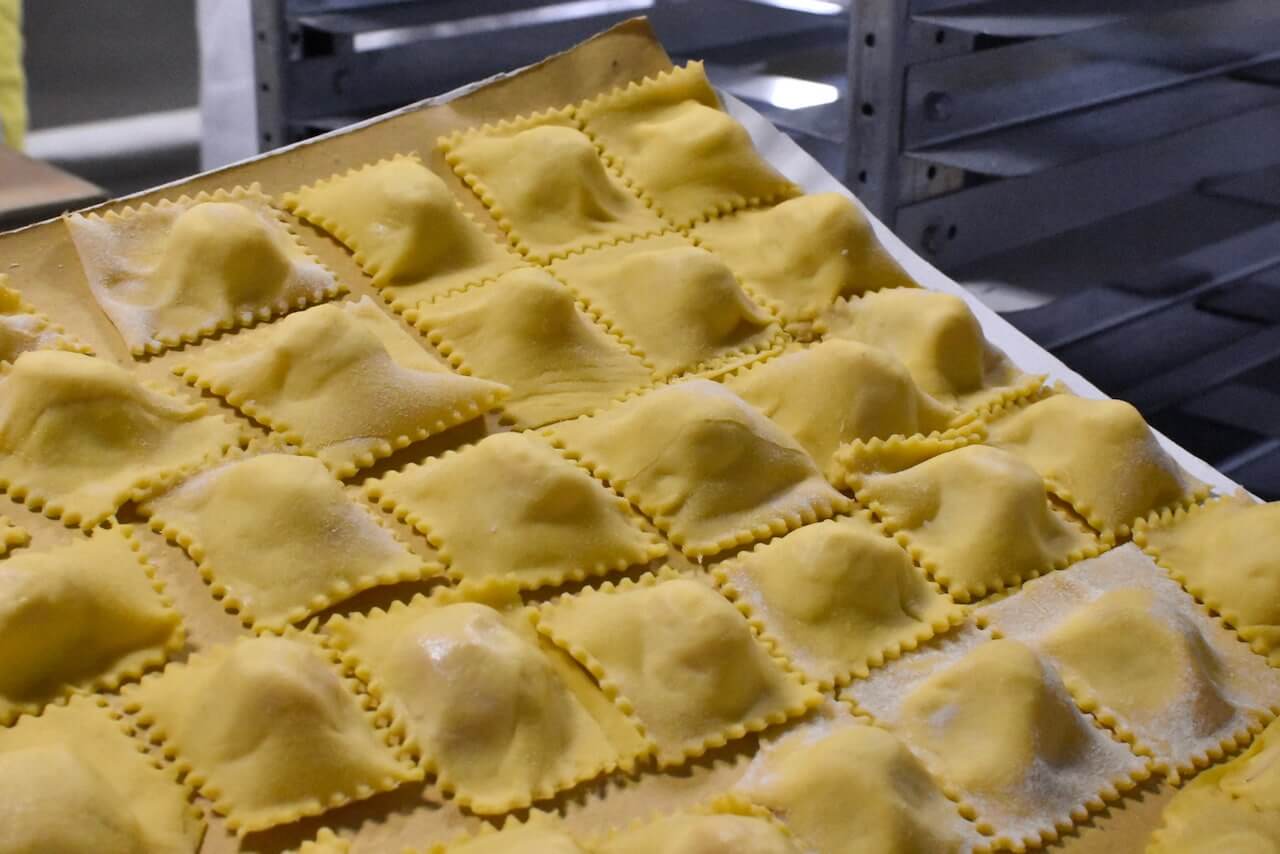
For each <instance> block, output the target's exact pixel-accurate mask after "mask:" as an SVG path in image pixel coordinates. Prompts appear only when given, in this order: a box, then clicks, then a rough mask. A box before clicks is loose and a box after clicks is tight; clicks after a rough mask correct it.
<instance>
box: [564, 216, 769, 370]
mask: <svg viewBox="0 0 1280 854" xmlns="http://www.w3.org/2000/svg"><path fill="white" fill-rule="evenodd" d="M551 269H552V270H553V271H554V272H555V274H556V275H557V276H559V277H560V278H561V279H563V280H564V282H565V283H566V284H568V285H569V287H570V288H572V289H573V291H574V292H575V293H577V294H578V295H579V296H580V297H582V298H583V299H584V300H585V301H586V303H587V305H588V306H589V307H590V309H591V311H592V312H593V313H595V314H596V315H597V316H598V317H599V318H600V319H601V320H602V321H604V322H605V323H606V324H607V325H608V326H610V327H611V328H612V329H613V330H614V331H615V332H616V333H618V334H619V335H620V336H622V337H623V338H624V339H625V340H627V341H628V342H630V343H631V344H632V345H633V346H634V347H635V349H636V350H637V351H638V352H639V353H640V354H641V355H643V356H644V357H645V359H646V360H647V361H648V362H649V363H650V364H651V365H653V366H654V367H655V368H656V369H657V371H658V373H659V374H660V375H661V376H663V377H667V376H672V375H675V374H679V373H683V372H685V371H690V370H694V369H696V368H697V367H698V366H703V365H708V364H709V363H714V362H720V361H723V360H725V359H727V358H729V357H732V356H737V355H743V354H751V353H755V352H758V351H759V350H761V349H763V348H765V347H767V346H768V345H769V344H771V343H773V342H774V341H775V340H776V339H777V338H778V334H779V331H780V330H779V329H778V327H777V325H776V324H774V323H773V319H772V317H771V316H770V315H769V313H768V312H766V311H764V310H763V309H761V308H759V307H758V306H757V305H756V304H755V303H753V302H752V301H751V300H750V298H749V297H747V295H746V294H745V293H744V292H743V290H742V288H741V287H739V285H738V282H737V280H736V279H735V278H734V276H733V273H732V271H730V270H729V268H728V267H726V266H725V265H724V262H723V261H721V260H720V259H718V258H716V256H714V255H712V254H711V253H710V252H708V251H706V250H705V249H699V248H697V247H696V246H693V245H692V244H690V243H689V242H688V241H686V240H684V239H683V238H681V237H679V236H678V235H666V236H662V237H655V238H652V239H650V240H642V241H637V242H634V243H626V244H621V245H618V246H613V247H609V248H606V249H602V250H600V251H597V252H590V253H587V254H584V255H573V256H570V257H569V258H565V259H562V260H560V261H557V262H555V263H554V264H553V265H552V266H551Z"/></svg>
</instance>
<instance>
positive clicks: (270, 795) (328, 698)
mask: <svg viewBox="0 0 1280 854" xmlns="http://www.w3.org/2000/svg"><path fill="white" fill-rule="evenodd" d="M328 656H329V653H327V652H326V651H324V650H322V649H320V648H319V646H318V644H317V643H316V642H314V641H311V640H307V639H305V638H301V637H289V638H283V637H276V636H274V635H272V636H263V637H257V638H253V639H241V640H238V641H236V642H234V643H232V644H229V645H222V646H218V647H214V648H213V649H212V650H210V651H208V652H204V653H200V654H198V655H195V656H192V657H191V658H190V659H189V660H188V661H187V663H186V664H183V665H173V664H171V665H169V667H168V668H166V670H165V671H164V673H163V674H160V675H158V676H153V677H150V678H148V679H145V680H143V682H142V683H141V684H139V685H136V686H130V688H129V689H128V691H127V692H126V693H125V706H126V711H129V712H130V713H132V714H133V715H134V717H135V718H136V719H137V720H138V722H139V723H140V724H141V725H142V726H143V727H145V728H146V730H147V736H148V737H149V738H150V739H151V740H152V741H153V742H154V743H156V744H158V745H162V746H163V748H164V752H165V755H166V756H167V757H168V758H169V759H171V760H175V761H176V763H177V768H178V769H179V771H180V772H181V773H183V774H185V775H186V777H185V779H186V780H187V782H189V783H190V784H191V785H192V786H195V787H196V788H197V789H198V790H199V791H200V793H201V794H202V795H204V797H206V798H208V799H209V800H210V801H212V803H213V809H214V811H216V812H217V813H218V814H219V815H223V816H226V819H227V827H228V828H229V829H231V830H232V831H233V832H235V833H237V834H238V835H240V836H243V835H244V834H246V833H250V832H253V831H258V830H265V829H267V828H269V827H274V826H276V825H279V824H287V823H289V822H292V821H296V820H297V819H299V818H302V817H303V816H310V815H319V814H320V813H322V812H324V811H325V810H328V809H332V808H334V807H339V806H342V805H343V804H346V803H349V802H351V801H358V800H363V799H364V798H368V797H370V796H371V795H373V794H375V793H377V792H384V791H389V790H391V789H394V788H396V787H397V786H399V785H400V784H401V783H404V782H407V781H410V780H418V779H421V778H422V774H421V772H420V771H417V770H416V769H414V768H413V767H412V763H411V762H410V760H409V758H408V757H407V756H405V755H403V751H402V749H401V748H400V747H398V746H396V745H395V743H394V736H393V734H392V733H391V731H389V730H388V729H386V728H384V727H381V726H380V725H379V724H378V723H376V721H377V720H378V715H377V714H376V713H375V710H374V708H373V706H374V704H373V702H372V700H370V699H369V698H367V697H362V696H360V695H359V694H358V693H357V689H356V687H355V686H354V684H353V683H352V684H349V683H350V682H351V680H344V678H343V677H342V676H341V675H340V674H339V672H338V669H337V664H336V662H334V661H330V660H329V657H328Z"/></svg>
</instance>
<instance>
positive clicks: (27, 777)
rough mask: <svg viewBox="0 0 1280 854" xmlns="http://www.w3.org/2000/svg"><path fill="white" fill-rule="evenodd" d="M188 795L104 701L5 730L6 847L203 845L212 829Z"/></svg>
mask: <svg viewBox="0 0 1280 854" xmlns="http://www.w3.org/2000/svg"><path fill="white" fill-rule="evenodd" d="M188 797H189V795H188V793H187V791H186V789H184V788H183V787H182V786H181V785H180V784H179V783H178V781H177V780H176V779H175V778H174V775H173V774H172V773H171V772H169V771H164V770H161V769H160V768H159V767H158V766H157V765H156V764H154V760H152V759H150V758H148V757H147V755H146V754H144V753H142V752H140V751H139V749H138V745H137V744H136V743H134V741H133V739H131V738H130V737H129V730H128V728H127V727H126V726H125V725H124V724H123V723H122V722H121V721H120V720H118V719H117V718H116V716H115V713H114V712H111V711H109V710H108V709H107V708H106V707H105V704H104V703H101V702H100V701H96V700H94V699H91V698H76V699H74V700H72V701H71V703H70V704H69V705H67V706H65V707H56V708H51V709H49V710H48V711H46V712H45V713H44V714H43V715H41V716H40V717H36V718H23V719H22V720H21V721H20V722H19V723H18V724H17V726H14V727H12V728H10V729H0V827H3V828H4V833H3V834H0V852H2V854H35V852H63V851H93V852H101V854H131V852H136V851H147V852H156V854H194V852H195V851H196V850H197V848H198V847H199V845H200V840H201V837H202V836H203V835H204V828H203V826H202V825H201V822H200V820H199V817H198V814H197V813H196V811H195V810H194V809H193V808H192V807H191V804H190V803H189V802H188Z"/></svg>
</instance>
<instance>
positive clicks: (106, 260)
mask: <svg viewBox="0 0 1280 854" xmlns="http://www.w3.org/2000/svg"><path fill="white" fill-rule="evenodd" d="M66 223H67V228H68V230H69V231H70V232H71V237H72V240H74V242H75V245H76V251H77V252H78V253H79V255H80V263H81V265H82V266H83V267H84V270H85V275H86V276H87V277H88V279H89V288H90V290H91V291H92V292H93V296H94V299H96V300H97V301H98V304H99V305H100V306H102V310H103V311H104V312H106V314H107V317H108V318H110V320H111V322H112V323H113V324H115V327H116V329H118V330H119V331H120V334H121V336H122V337H123V338H124V340H125V343H127V344H128V345H129V347H130V348H131V349H132V350H133V352H134V353H135V354H142V353H160V352H163V351H164V350H166V349H168V348H170V347H176V346H178V345H180V344H183V343H188V342H193V341H199V340H200V339H201V338H204V337H206V336H208V335H211V334H213V333H214V332H216V331H217V330H219V329H232V328H235V327H237V326H248V325H250V324H252V323H254V322H255V321H258V320H269V319H270V318H272V317H276V316H278V315H281V314H285V313H286V312H289V311H292V310H294V309H297V308H304V307H306V306H308V305H312V304H314V303H317V302H321V301H323V300H326V299H330V298H332V297H334V296H337V295H338V294H340V293H342V291H343V290H344V289H343V288H342V287H341V286H340V285H339V284H338V283H337V281H336V280H335V279H334V277H333V274H332V273H330V272H329V271H328V270H327V269H325V268H324V266H323V265H321V264H320V262H319V261H317V260H316V259H315V258H314V257H312V256H311V255H310V254H309V253H308V252H307V251H306V250H305V249H303V248H302V245H301V244H300V243H299V242H298V240H297V238H296V237H294V236H293V235H292V234H291V233H290V232H289V230H288V229H287V228H286V227H285V225H284V222H283V221H282V220H281V218H280V215H279V214H278V213H277V212H276V210H275V209H274V208H272V207H271V202H270V199H268V198H267V197H266V196H264V195H263V194H262V193H261V191H260V190H259V189H258V187H257V185H256V184H255V185H254V186H252V187H249V188H248V189H245V188H243V187H237V188H236V189H234V190H231V191H230V192H226V191H222V190H219V191H218V192H216V193H214V194H212V195H209V194H207V193H201V194H199V195H197V196H196V197H195V198H190V197H187V196H183V197H182V198H180V199H177V200H173V201H169V200H165V201H162V202H160V203H159V204H156V205H144V206H142V207H140V208H126V209H124V210H123V211H119V212H117V211H109V212H107V213H106V214H103V215H98V214H90V215H88V216H83V215H81V214H72V215H71V216H69V217H67V219H66Z"/></svg>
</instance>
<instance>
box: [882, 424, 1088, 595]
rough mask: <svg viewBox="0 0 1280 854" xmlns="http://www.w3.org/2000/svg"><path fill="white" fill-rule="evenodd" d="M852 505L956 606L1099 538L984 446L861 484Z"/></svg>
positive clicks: (1084, 550)
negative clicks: (876, 521) (879, 524)
mask: <svg viewBox="0 0 1280 854" xmlns="http://www.w3.org/2000/svg"><path fill="white" fill-rule="evenodd" d="M858 498H859V500H861V501H863V502H866V503H867V504H868V506H870V507H871V510H872V512H874V513H875V514H876V516H878V517H879V518H880V519H881V520H882V521H883V522H884V524H885V527H886V529H887V530H889V531H890V532H891V533H893V534H895V535H896V536H897V538H898V542H900V543H902V544H903V545H904V546H906V548H907V550H908V551H909V552H911V555H912V557H914V558H915V559H916V560H917V561H918V562H919V563H920V565H921V566H923V567H924V568H925V570H926V571H927V572H928V573H929V576H930V578H932V579H933V580H935V581H937V582H938V583H939V584H941V585H942V586H943V587H944V588H946V590H947V592H948V593H950V594H951V596H952V598H954V599H955V600H956V601H958V602H969V601H972V600H974V599H981V598H983V597H984V596H987V595H990V594H992V593H997V592H999V591H1001V590H1003V589H1005V588H1006V587H1016V586H1018V585H1019V584H1021V583H1022V582H1023V581H1026V580H1027V579H1030V578H1035V577H1036V576H1038V575H1043V574H1044V573H1046V572H1049V571H1050V570H1054V569H1061V568H1062V567H1064V566H1066V565H1067V564H1069V563H1074V562H1075V561H1077V560H1081V559H1083V558H1086V557H1093V556H1094V555H1096V554H1097V553H1098V551H1099V544H1098V541H1097V538H1095V537H1094V536H1093V535H1092V534H1091V533H1088V532H1086V531H1084V530H1082V529H1081V526H1077V525H1075V524H1073V523H1072V522H1071V521H1070V520H1069V519H1067V518H1066V517H1065V516H1063V515H1061V514H1059V513H1058V511H1056V510H1055V509H1054V508H1053V506H1052V505H1051V504H1050V503H1049V496H1048V494H1047V493H1046V491H1045V486H1044V481H1043V480H1041V479H1040V476H1039V475H1038V474H1036V472H1035V470H1034V469H1032V468H1031V467H1030V466H1028V465H1027V464H1026V463H1023V462H1021V461H1020V460H1018V459H1017V458H1015V457H1013V456H1010V455H1009V454H1006V453H1005V452H1003V451H999V450H996V449H995V448H989V447H987V446H985V445H967V446H965V447H963V448H958V449H956V450H954V451H950V452H948V453H945V454H942V455H941V456H937V457H934V458H932V459H930V460H926V461H925V462H923V463H920V464H919V465H917V466H914V467H913V468H909V469H907V470H906V471H902V472H897V473H894V474H884V475H877V476H875V477H870V478H867V479H866V481H865V482H864V484H863V486H862V488H861V489H859V490H858Z"/></svg>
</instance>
